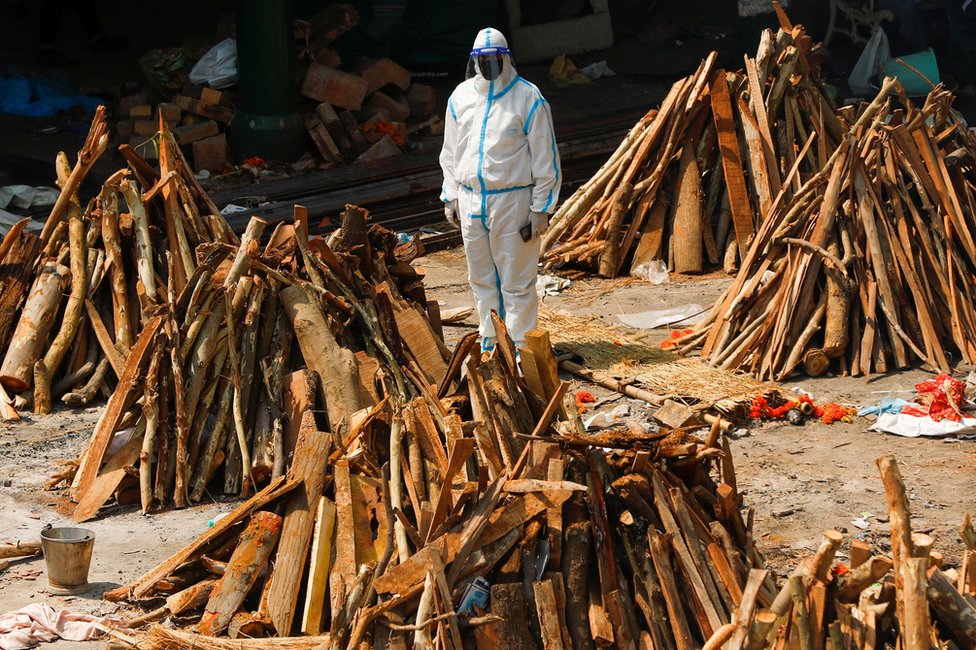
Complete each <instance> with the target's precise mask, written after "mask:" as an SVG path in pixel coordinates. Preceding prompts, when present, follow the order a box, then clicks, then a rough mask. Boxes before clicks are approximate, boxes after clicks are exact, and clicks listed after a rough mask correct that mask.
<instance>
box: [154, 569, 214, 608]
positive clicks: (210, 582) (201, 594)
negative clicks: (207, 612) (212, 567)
mask: <svg viewBox="0 0 976 650" xmlns="http://www.w3.org/2000/svg"><path fill="white" fill-rule="evenodd" d="M216 584H217V579H216V578H208V579H205V580H201V581H200V582H198V583H196V584H195V585H192V586H190V587H187V588H186V589H184V590H182V591H178V592H176V593H175V594H171V595H169V596H167V597H166V609H167V610H169V612H170V613H171V614H174V615H180V614H183V613H184V612H188V611H191V610H194V609H199V608H200V607H203V606H204V605H206V604H207V601H208V600H209V599H210V594H211V593H212V592H213V588H214V586H216Z"/></svg>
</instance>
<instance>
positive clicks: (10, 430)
mask: <svg viewBox="0 0 976 650" xmlns="http://www.w3.org/2000/svg"><path fill="white" fill-rule="evenodd" d="M418 264H419V265H420V266H422V267H423V268H424V270H425V271H426V274H427V277H426V282H427V286H428V292H429V296H430V297H433V298H436V299H438V300H439V301H440V302H441V305H442V310H444V309H449V308H452V307H466V306H471V305H472V304H473V301H472V297H471V294H470V290H469V289H468V286H467V283H466V279H465V278H466V271H465V265H464V257H463V254H462V253H461V251H460V250H449V251H444V252H440V253H436V254H433V255H430V256H427V257H425V258H422V259H420V260H418ZM728 282H729V279H728V278H726V277H724V276H722V275H713V276H708V277H705V278H700V279H696V280H687V279H681V280H674V281H672V282H670V283H668V284H665V285H660V286H653V285H650V284H647V283H644V282H635V281H621V280H614V281H603V280H598V279H593V278H587V279H584V280H577V281H574V282H573V283H572V285H571V286H570V287H569V288H567V289H566V290H564V291H563V292H562V293H561V294H560V295H558V296H553V297H549V298H546V301H545V303H546V305H547V306H548V307H550V308H553V309H559V310H566V311H569V312H570V313H576V314H581V315H593V316H598V317H600V318H603V319H606V320H607V321H608V322H616V319H617V315H619V314H625V313H631V312H640V311H646V310H648V309H656V308H664V307H673V306H680V305H687V304H691V303H698V304H701V305H703V306H707V305H709V304H711V302H712V301H713V300H714V299H715V298H716V297H717V296H718V295H719V294H720V293H721V291H722V290H723V288H724V287H725V286H726V285H727V284H728ZM473 327H474V319H472V318H469V319H468V321H467V322H466V323H462V324H460V325H457V326H448V327H446V331H445V335H446V338H448V340H449V342H450V341H455V340H457V339H458V338H460V337H461V336H463V335H464V334H466V333H468V332H470V331H472V328H473ZM664 336H665V332H664V331H663V330H656V331H653V332H649V333H648V334H647V335H646V336H645V338H646V339H647V340H648V341H649V342H650V343H651V344H653V343H654V342H656V341H658V340H660V339H662V338H664ZM925 376H926V373H923V372H921V371H917V370H913V371H908V372H899V373H893V374H891V375H888V376H883V377H876V378H872V379H869V380H866V379H864V378H856V379H855V378H844V377H827V378H820V379H816V380H810V379H806V378H802V379H799V380H797V381H796V382H791V383H788V384H787V387H793V386H801V387H802V388H803V389H805V390H807V391H809V392H810V393H812V394H813V395H814V397H815V399H817V400H818V401H821V400H835V401H839V402H842V403H851V404H866V403H875V402H878V401H880V400H881V399H882V398H883V397H885V396H886V395H894V396H902V397H910V396H911V390H912V387H913V385H914V384H915V383H916V382H918V381H920V380H921V379H923V378H924V377H925ZM564 378H565V379H569V380H572V378H571V377H568V376H567V377H564ZM581 388H585V389H586V390H589V391H591V392H592V393H593V394H594V395H596V396H597V397H598V398H603V399H606V400H607V401H606V402H604V403H603V404H602V405H601V406H602V407H603V408H612V407H614V406H616V405H619V404H622V403H627V404H629V405H630V406H631V413H632V414H633V415H637V416H641V415H646V414H648V413H649V409H648V407H647V405H645V404H643V403H641V402H636V401H633V400H629V399H627V398H622V397H618V396H616V395H615V394H610V393H608V392H607V391H604V390H601V389H599V388H597V387H594V386H592V385H585V386H584V385H583V384H581V383H580V382H578V381H575V380H572V389H573V390H579V389H581ZM100 410H101V409H100V407H98V408H90V409H87V410H79V411H59V412H56V413H54V414H52V415H49V416H45V417H39V418H33V417H30V418H25V421H24V422H22V423H19V424H17V425H2V428H0V541H15V540H32V539H37V538H38V535H39V532H40V529H41V528H42V527H43V526H44V525H45V524H48V523H51V524H54V525H59V524H60V525H68V524H69V520H68V519H67V518H65V517H64V516H62V515H61V514H59V511H58V509H57V507H56V506H57V504H58V496H57V494H56V493H52V492H47V491H45V490H44V489H43V486H44V483H45V482H46V481H47V479H48V477H49V475H51V474H52V473H53V472H54V471H56V470H57V469H58V465H57V461H58V460H59V459H65V458H72V457H74V456H75V455H77V454H78V453H79V452H80V451H81V449H82V448H83V446H84V444H85V441H86V440H87V437H88V434H89V433H90V431H91V428H92V427H93V426H94V424H95V422H96V420H97V418H98V415H99V413H100ZM869 425H870V422H869V421H868V420H867V419H863V418H862V419H858V420H856V422H855V423H853V424H834V425H830V426H827V425H823V424H820V423H819V422H808V423H807V424H806V425H805V426H791V425H788V424H762V425H759V426H756V427H753V428H750V429H740V430H738V431H737V432H736V435H735V440H734V441H733V443H732V449H733V453H734V457H735V462H736V469H737V477H738V486H739V489H740V491H741V492H743V493H744V500H745V503H746V505H747V506H751V507H752V508H754V510H755V531H756V539H757V544H758V546H759V548H760V549H761V550H762V551H763V552H764V553H765V555H766V557H767V559H768V561H769V564H770V565H771V566H772V567H773V568H775V569H777V570H778V571H781V572H783V571H785V570H786V569H787V568H788V567H790V566H792V565H793V563H794V562H795V560H796V558H798V557H801V556H803V555H806V554H808V553H809V552H811V551H812V550H814V549H815V548H816V546H817V544H818V542H819V538H820V534H821V532H822V531H824V530H827V529H830V528H835V529H837V530H840V531H841V532H844V533H846V534H847V536H848V537H849V538H850V537H857V538H860V539H864V540H866V541H868V542H871V543H873V544H875V546H876V547H877V548H878V549H879V550H881V551H885V552H886V551H888V550H889V549H888V547H887V542H886V538H887V534H888V526H887V518H886V516H885V514H884V513H885V512H886V508H885V499H884V492H883V489H882V486H881V481H880V479H879V478H878V471H877V468H876V466H875V459H876V458H877V457H878V456H880V455H882V454H894V455H895V456H896V458H897V459H898V462H899V465H900V467H901V471H902V473H903V475H904V477H905V480H906V483H907V485H908V487H909V490H910V499H911V506H912V512H913V515H914V516H913V525H914V527H915V530H917V531H921V532H928V533H930V534H931V535H932V536H933V537H934V538H935V540H936V545H935V548H936V550H938V551H941V552H942V553H943V554H944V556H945V559H946V564H947V565H950V566H952V565H955V564H956V563H957V562H958V558H959V556H960V552H961V542H960V540H959V537H958V532H957V531H958V528H959V523H960V521H961V519H962V516H963V514H964V513H965V512H967V511H969V512H973V513H974V514H976V507H974V505H976V504H974V495H976V472H974V465H976V443H973V442H968V441H955V440H951V439H948V440H941V439H908V438H900V437H897V436H892V435H888V434H882V433H875V432H870V431H867V428H868V426H869ZM232 505H233V504H232V503H231V502H226V501H224V502H221V501H220V500H217V499H214V500H212V501H211V502H209V503H206V504H204V505H200V506H196V507H193V508H188V509H185V510H181V511H167V512H162V513H158V514H153V515H149V516H143V515H140V514H139V513H138V512H137V508H136V507H134V506H133V507H126V508H115V509H110V510H108V511H106V512H104V513H102V515H101V516H100V517H98V518H97V519H95V520H94V521H91V522H87V523H86V524H84V525H85V527H87V528H90V529H91V530H93V531H94V532H95V534H96V542H95V551H94V557H93V561H92V568H91V572H90V580H91V583H92V585H93V588H92V590H91V591H90V592H89V593H87V594H84V595H81V596H76V597H60V596H55V595H52V594H50V593H49V592H48V591H47V589H46V585H47V582H46V575H45V567H44V560H43V559H41V558H35V559H30V560H25V561H20V562H15V563H13V564H12V565H11V567H10V568H9V569H8V570H7V571H5V572H3V573H0V612H5V611H9V610H12V609H15V608H18V607H21V606H23V605H26V604H28V603H31V602H37V601H40V602H46V603H49V604H51V605H52V606H53V607H55V608H60V607H65V608H68V609H70V610H72V611H77V612H86V613H93V614H99V615H107V614H112V613H115V612H116V607H115V605H113V604H112V603H108V602H104V601H102V600H101V599H100V596H101V594H102V593H103V592H104V591H105V590H107V589H110V588H112V587H115V586H117V585H119V584H123V583H125V582H128V581H130V580H132V579H134V578H136V577H138V576H139V575H141V574H142V573H143V572H144V571H146V570H147V569H149V568H150V567H152V566H154V565H155V564H156V563H158V562H159V561H161V560H163V559H165V558H166V557H168V556H169V555H171V554H172V553H173V552H174V551H176V550H177V549H178V548H180V547H182V546H183V545H185V544H186V543H188V542H189V541H190V540H192V539H193V538H194V537H196V536H197V535H198V534H199V533H200V532H202V531H203V530H204V529H206V527H207V526H208V521H210V520H211V519H213V518H214V517H215V516H217V515H219V514H220V513H223V512H227V511H229V510H230V509H231V508H232ZM854 520H861V521H859V522H858V523H859V524H861V526H862V527H858V526H856V525H855V524H854V523H852V522H854ZM863 522H866V523H863ZM844 550H845V551H846V546H845V547H844ZM843 555H845V553H842V556H843ZM45 647H51V648H59V647H74V648H78V647H96V644H95V643H85V644H75V643H72V644H68V643H67V642H58V643H56V644H51V645H48V646H45Z"/></svg>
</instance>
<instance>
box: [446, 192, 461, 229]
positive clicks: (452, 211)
mask: <svg viewBox="0 0 976 650" xmlns="http://www.w3.org/2000/svg"><path fill="white" fill-rule="evenodd" d="M444 216H445V217H447V223H449V224H451V225H452V226H454V227H455V228H460V227H461V224H460V222H459V221H458V203H457V199H454V200H453V201H448V202H447V203H445V204H444Z"/></svg>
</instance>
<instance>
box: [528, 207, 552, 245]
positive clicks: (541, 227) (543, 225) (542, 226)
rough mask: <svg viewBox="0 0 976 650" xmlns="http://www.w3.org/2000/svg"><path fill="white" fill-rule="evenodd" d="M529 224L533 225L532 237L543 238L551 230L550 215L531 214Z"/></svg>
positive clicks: (541, 213) (542, 213)
mask: <svg viewBox="0 0 976 650" xmlns="http://www.w3.org/2000/svg"><path fill="white" fill-rule="evenodd" d="M529 223H531V224H532V237H531V238H530V239H535V238H536V237H541V236H542V235H544V234H545V233H546V231H547V230H549V215H548V214H546V213H545V212H530V213H529Z"/></svg>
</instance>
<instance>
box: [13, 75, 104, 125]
mask: <svg viewBox="0 0 976 650" xmlns="http://www.w3.org/2000/svg"><path fill="white" fill-rule="evenodd" d="M101 103H104V102H103V100H101V99H99V98H98V97H89V96H87V95H79V94H78V93H77V92H76V91H75V90H74V88H72V87H71V84H70V83H68V81H67V79H66V78H64V77H60V78H59V77H56V76H45V75H41V74H38V73H35V72H31V73H27V74H25V73H23V72H19V71H16V70H7V71H6V72H5V73H4V75H3V76H2V77H0V113H5V114H7V115H21V116H28V117H43V116H45V115H57V114H58V113H63V112H65V111H67V110H68V109H71V108H74V107H80V108H81V109H82V110H84V111H85V112H86V113H92V112H94V111H95V108H96V107H97V106H98V105H99V104H101Z"/></svg>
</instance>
